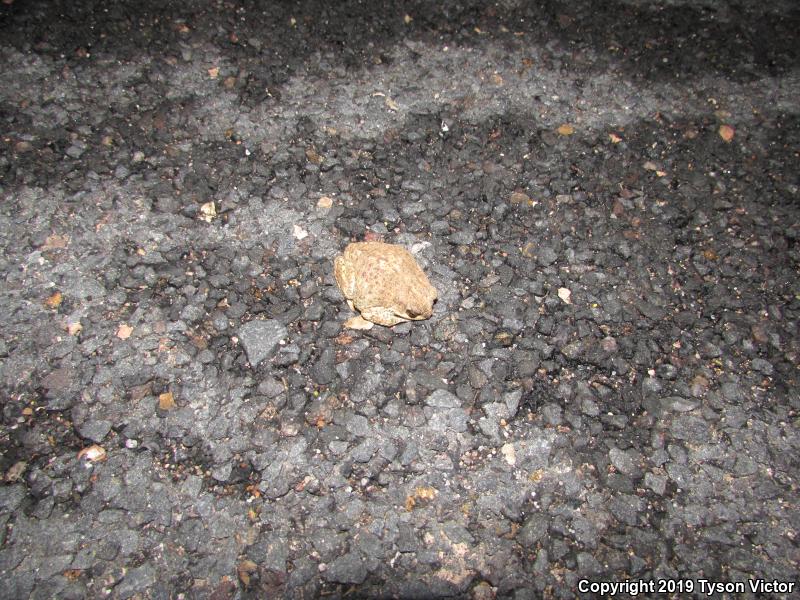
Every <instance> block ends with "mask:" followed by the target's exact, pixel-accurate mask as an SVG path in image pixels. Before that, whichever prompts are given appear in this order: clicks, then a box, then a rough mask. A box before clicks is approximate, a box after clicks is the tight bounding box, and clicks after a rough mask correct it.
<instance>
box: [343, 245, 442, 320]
mask: <svg viewBox="0 0 800 600" xmlns="http://www.w3.org/2000/svg"><path fill="white" fill-rule="evenodd" d="M333 273H334V275H335V276H336V283H337V284H339V289H340V290H342V294H344V297H345V298H346V299H347V303H348V304H349V305H350V308H352V309H353V310H357V311H358V312H360V313H361V317H353V318H352V319H349V320H348V321H347V322H346V323H345V326H347V327H352V328H361V329H366V328H369V327H371V326H372V325H371V324H372V323H377V324H378V325H385V326H386V327H391V326H392V325H397V324H398V323H403V322H405V321H420V320H422V319H427V318H428V317H430V316H431V313H432V312H433V302H434V301H435V300H436V298H437V296H438V294H437V292H436V288H435V287H433V286H432V285H431V282H430V281H428V278H427V277H426V275H425V273H424V272H423V271H422V269H421V268H420V267H419V265H418V264H417V261H416V260H414V257H413V256H411V254H410V253H409V252H408V251H407V250H406V249H405V248H403V247H402V246H397V245H394V244H384V243H383V242H353V243H352V244H348V245H347V247H346V248H345V249H344V252H343V253H342V254H341V255H340V256H337V257H336V259H335V260H334V262H333ZM367 321H369V322H370V323H367Z"/></svg>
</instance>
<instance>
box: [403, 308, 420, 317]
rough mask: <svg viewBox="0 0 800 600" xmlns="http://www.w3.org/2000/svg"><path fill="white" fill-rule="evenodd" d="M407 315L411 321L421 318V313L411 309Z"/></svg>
mask: <svg viewBox="0 0 800 600" xmlns="http://www.w3.org/2000/svg"><path fill="white" fill-rule="evenodd" d="M406 314H407V315H408V316H409V318H411V319H416V318H417V317H418V316H419V313H418V312H417V311H415V310H411V309H410V308H409V309H408V310H407V311H406Z"/></svg>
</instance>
